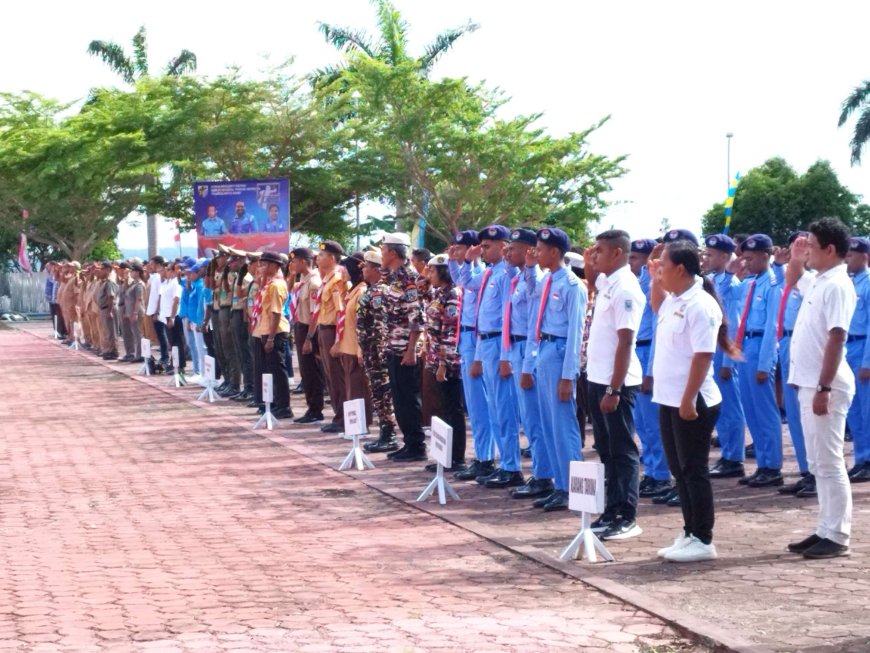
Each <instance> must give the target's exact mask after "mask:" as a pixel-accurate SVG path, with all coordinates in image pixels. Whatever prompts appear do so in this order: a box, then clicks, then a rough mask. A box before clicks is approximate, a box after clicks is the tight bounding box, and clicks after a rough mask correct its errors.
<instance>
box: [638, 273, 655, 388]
mask: <svg viewBox="0 0 870 653" xmlns="http://www.w3.org/2000/svg"><path fill="white" fill-rule="evenodd" d="M637 282H638V283H639V284H640V289H641V291H642V292H643V296H644V297H646V306H644V309H643V317H641V318H640V326H639V327H638V329H637V340H649V341H650V344H649V347H650V353H649V356H648V360H647V364H646V369H645V370H643V375H644V376H652V368H653V360H654V359H655V350H656V348H655V342H656V316H655V313H654V312H653V309H652V303H651V302H650V300H649V291H650V287H651V286H652V277H651V276H649V270H647V267H646V266H645V265H644V266H643V267H642V268H641V269H640V274H639V275H638V276H637Z"/></svg>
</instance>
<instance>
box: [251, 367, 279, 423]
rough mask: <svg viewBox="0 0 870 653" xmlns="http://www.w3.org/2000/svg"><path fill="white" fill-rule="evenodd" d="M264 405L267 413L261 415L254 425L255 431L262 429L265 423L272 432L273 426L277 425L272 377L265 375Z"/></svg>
mask: <svg viewBox="0 0 870 653" xmlns="http://www.w3.org/2000/svg"><path fill="white" fill-rule="evenodd" d="M263 403H264V404H266V411H265V412H264V413H263V414H262V415H260V419H258V420H257V422H256V424H254V429H258V428H260V427H261V426H262V425H263V423H264V422H265V424H266V428H267V429H269V430H270V431H271V430H272V425H273V424H274V423H275V418H274V417H273V416H272V375H271V374H264V375H263Z"/></svg>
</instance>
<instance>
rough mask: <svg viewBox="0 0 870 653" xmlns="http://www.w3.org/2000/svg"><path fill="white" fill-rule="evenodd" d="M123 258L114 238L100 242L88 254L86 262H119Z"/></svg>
mask: <svg viewBox="0 0 870 653" xmlns="http://www.w3.org/2000/svg"><path fill="white" fill-rule="evenodd" d="M123 258H124V255H123V254H122V253H121V250H120V249H118V244H117V243H116V242H115V239H114V238H108V239H106V240H102V241H100V242H98V243H97V244H96V245H94V248H93V249H92V250H91V251H90V252H89V253H88V255H87V258H86V260H88V261H119V260H121V259H123Z"/></svg>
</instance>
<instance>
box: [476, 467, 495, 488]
mask: <svg viewBox="0 0 870 653" xmlns="http://www.w3.org/2000/svg"><path fill="white" fill-rule="evenodd" d="M500 471H501V470H500V469H498V468H494V469H493V470H492V471H491V472H490V473H489V474H486V473H483V474H480V475H479V476H478V477H477V478H475V479H474V480H475V481H477V483H478V484H480V485H485V484H486V482H487V481H488V480H489V479H491V478H495V477H496V476H498V474H499V472H500Z"/></svg>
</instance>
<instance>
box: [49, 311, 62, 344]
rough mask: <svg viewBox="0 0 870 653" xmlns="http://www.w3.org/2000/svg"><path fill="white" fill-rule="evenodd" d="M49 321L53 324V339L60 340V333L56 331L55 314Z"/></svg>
mask: <svg viewBox="0 0 870 653" xmlns="http://www.w3.org/2000/svg"><path fill="white" fill-rule="evenodd" d="M51 322H52V324H53V325H54V339H55V340H60V334H59V333H58V332H57V315H55V316H53V317H52V318H51Z"/></svg>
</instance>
